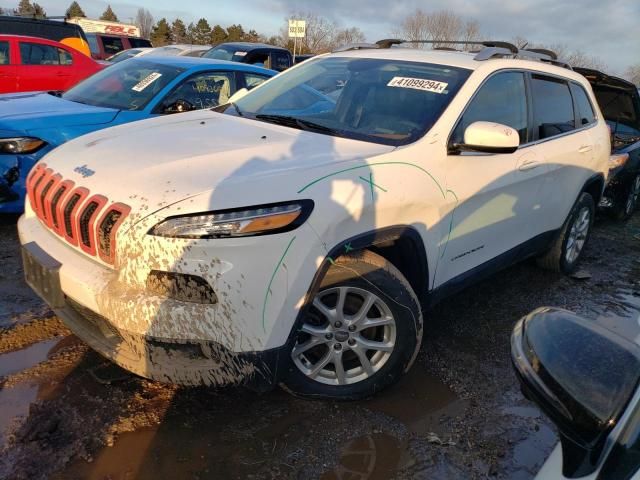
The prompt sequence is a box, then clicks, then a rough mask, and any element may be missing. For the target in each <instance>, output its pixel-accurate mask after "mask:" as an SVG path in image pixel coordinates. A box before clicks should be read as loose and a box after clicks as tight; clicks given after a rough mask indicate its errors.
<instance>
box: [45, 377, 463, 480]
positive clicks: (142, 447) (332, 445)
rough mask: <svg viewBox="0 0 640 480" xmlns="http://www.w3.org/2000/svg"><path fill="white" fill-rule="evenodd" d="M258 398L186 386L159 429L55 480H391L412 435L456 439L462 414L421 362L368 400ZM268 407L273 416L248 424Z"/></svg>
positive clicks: (133, 435) (121, 442)
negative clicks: (450, 424)
mask: <svg viewBox="0 0 640 480" xmlns="http://www.w3.org/2000/svg"><path fill="white" fill-rule="evenodd" d="M255 396H256V394H251V393H248V392H242V391H238V390H235V391H229V392H223V393H222V394H220V395H218V394H215V393H214V394H212V393H210V392H206V391H199V390H198V389H184V390H183V391H181V392H180V393H178V394H177V395H176V397H174V399H173V402H172V404H171V405H170V406H169V407H168V408H167V410H166V412H165V414H164V417H163V418H162V419H161V420H160V422H159V425H158V426H157V427H153V428H145V429H141V430H137V431H134V432H130V433H124V434H122V435H120V436H119V437H118V438H117V440H116V441H115V443H114V444H113V445H112V446H110V447H109V446H107V447H104V448H102V449H100V450H99V451H97V452H96V453H95V455H93V458H92V459H91V462H87V461H86V460H79V461H75V462H73V463H72V464H71V465H70V466H69V467H68V468H66V469H64V470H63V471H61V472H59V473H58V474H57V475H55V476H54V477H53V478H54V479H57V480H62V479H65V480H66V479H87V480H99V479H100V480H101V479H104V478H109V479H112V480H120V479H122V480H124V479H129V478H131V479H133V478H135V479H140V480H145V479H164V478H167V479H168V478H238V479H240V478H242V479H244V478H318V477H320V476H321V475H323V476H322V478H324V479H327V480H328V479H347V478H349V479H354V480H355V479H372V480H375V479H378V478H379V479H387V478H390V477H392V476H393V472H395V471H397V470H398V469H402V468H405V467H407V466H409V465H411V464H412V462H413V459H412V456H411V454H410V453H409V450H408V448H407V447H408V439H409V437H410V436H411V435H419V436H423V437H424V438H427V439H429V440H430V441H431V442H434V443H437V442H443V443H446V442H450V441H451V439H450V438H449V437H448V436H447V434H446V431H445V430H444V429H443V427H442V426H443V419H444V418H448V417H449V416H453V415H461V414H462V413H463V411H464V402H463V401H460V400H458V398H457V397H456V396H455V395H454V394H453V393H452V392H451V391H450V390H448V389H447V387H446V386H445V385H444V384H442V383H441V382H439V381H438V380H437V379H436V378H435V377H433V376H432V375H430V374H428V373H427V372H426V371H425V369H424V368H423V367H422V366H420V365H416V366H415V368H414V369H413V370H412V371H411V373H410V374H409V375H407V376H406V377H405V378H404V379H403V380H401V381H400V382H399V384H397V385H396V386H395V387H394V388H391V389H390V390H388V391H386V392H382V393H381V394H380V395H379V396H377V397H376V398H374V399H372V400H369V401H366V402H362V403H333V402H321V401H311V402H310V401H306V400H299V399H295V398H293V397H291V396H290V395H288V394H286V393H284V392H281V391H274V392H271V393H268V394H265V395H263V396H258V398H252V397H255ZM264 402H269V404H270V405H271V406H272V408H273V410H272V411H271V412H269V413H266V414H264V413H263V415H264V417H263V418H261V419H259V420H256V418H255V417H256V415H255V413H253V414H251V418H253V420H251V421H248V417H247V415H248V414H249V413H250V412H252V411H253V412H255V411H256V410H257V411H263V412H264V410H262V409H263V408H264ZM276 405H277V406H276ZM372 425H375V426H374V427H373V428H372ZM440 439H442V440H440ZM323 450H324V451H326V450H329V453H331V455H329V456H326V454H325V455H322V454H321V452H322V451H323ZM331 450H333V451H331Z"/></svg>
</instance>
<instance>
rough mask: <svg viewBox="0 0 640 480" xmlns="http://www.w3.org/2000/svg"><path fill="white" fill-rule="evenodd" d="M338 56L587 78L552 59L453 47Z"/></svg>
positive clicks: (369, 50)
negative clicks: (480, 54) (481, 54)
mask: <svg viewBox="0 0 640 480" xmlns="http://www.w3.org/2000/svg"><path fill="white" fill-rule="evenodd" d="M330 55H331V56H335V57H352V58H380V59H385V60H403V61H408V62H421V63H432V64H436V65H446V66H450V67H458V68H466V69H468V70H479V69H484V70H501V69H506V68H513V69H524V70H536V71H539V72H542V73H548V74H551V75H557V76H561V77H564V78H567V79H571V80H575V81H577V82H582V83H584V82H585V78H584V77H583V76H582V75H580V74H579V73H577V72H574V71H573V70H571V69H569V68H564V67H560V66H556V65H552V64H550V63H546V62H541V61H536V60H527V59H521V58H490V59H487V60H476V58H475V57H476V55H477V52H460V51H452V50H428V49H427V50H425V49H419V48H408V47H391V48H364V49H358V50H347V51H342V52H335V53H332V54H330Z"/></svg>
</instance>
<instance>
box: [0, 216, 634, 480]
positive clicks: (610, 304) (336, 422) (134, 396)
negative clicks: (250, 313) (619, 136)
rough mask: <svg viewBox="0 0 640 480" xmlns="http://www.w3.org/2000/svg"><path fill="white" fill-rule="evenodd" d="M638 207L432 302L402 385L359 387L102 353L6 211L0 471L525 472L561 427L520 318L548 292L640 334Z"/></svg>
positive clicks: (31, 474) (518, 475)
mask: <svg viewBox="0 0 640 480" xmlns="http://www.w3.org/2000/svg"><path fill="white" fill-rule="evenodd" d="M639 251H640V214H638V215H636V217H635V218H634V219H633V220H632V221H630V222H629V223H627V224H617V223H613V222H610V221H608V220H605V219H601V220H600V221H599V222H598V224H597V226H596V228H595V231H594V235H593V237H592V240H591V243H590V244H589V247H588V250H587V252H586V258H585V260H584V262H583V264H582V268H583V270H584V271H585V272H587V273H588V274H589V275H588V276H589V277H590V278H586V279H575V278H565V277H562V276H560V275H557V274H553V273H549V272H545V271H541V270H539V269H537V267H536V266H535V265H534V264H533V263H531V262H529V263H524V264H522V265H518V266H516V267H513V268H510V269H508V270H506V271H504V272H502V273H500V274H498V275H496V276H494V277H493V278H491V279H489V280H487V281H485V282H483V283H481V284H479V285H477V286H475V287H472V288H470V289H468V290H467V291H465V292H463V293H461V294H459V295H457V296H455V297H454V298H451V299H449V300H447V301H445V302H443V303H442V304H441V305H439V306H438V307H437V308H436V309H435V310H434V311H432V312H429V313H428V314H427V316H426V319H427V322H426V328H425V337H426V338H425V343H424V346H423V348H422V351H421V353H420V356H419V358H418V360H417V362H416V365H415V366H414V368H413V370H412V371H411V372H410V374H409V375H408V376H407V377H406V378H405V379H404V380H402V381H401V382H400V383H399V384H398V385H397V386H396V387H394V388H392V389H390V390H388V391H386V392H383V393H381V394H379V395H378V396H377V397H376V398H374V399H371V400H368V401H364V402H359V403H333V402H322V401H305V400H300V399H296V398H293V397H292V396H290V395H288V394H286V393H284V392H283V391H281V390H276V391H273V392H270V393H265V394H256V393H252V392H250V391H246V390H243V389H223V390H211V389H199V388H177V387H173V386H167V385H162V384H159V383H154V382H150V381H146V380H143V379H140V378H137V377H135V376H133V375H130V374H128V373H126V372H124V371H123V370H121V369H119V368H117V367H115V366H113V365H110V364H109V363H108V362H106V361H105V360H103V359H102V358H101V357H100V356H99V355H97V354H95V353H94V352H92V351H90V350H89V349H88V348H87V347H86V346H85V345H84V344H83V343H82V342H81V341H79V340H78V339H76V338H75V337H73V336H72V335H70V334H69V332H68V331H67V330H66V329H65V328H64V326H63V325H62V324H61V323H60V322H59V320H58V319H57V318H56V317H54V316H53V315H52V314H51V313H50V312H49V311H48V309H47V308H46V307H45V306H44V305H43V304H42V302H41V301H40V300H39V299H38V298H37V297H36V296H35V295H34V294H32V293H31V291H30V290H29V289H28V288H27V287H26V285H25V284H24V282H23V280H22V271H21V266H20V260H19V249H18V243H17V235H16V233H15V219H14V220H6V219H5V220H4V223H3V224H2V225H0V262H1V264H0V265H2V266H1V268H0V478H2V479H5V478H6V479H9V478H10V479H39V478H53V479H65V480H66V479H76V478H77V479H111V480H120V479H122V480H124V479H161V478H168V479H169V478H170V479H181V478H189V479H191V478H193V479H205V478H206V479H209V478H214V479H217V478H224V479H233V478H256V479H258V478H260V479H262V478H292V479H307V478H322V479H351V480H360V479H363V480H364V479H387V478H400V479H405V478H407V479H408V478H425V479H448V478H487V477H492V478H510V479H528V478H532V477H533V476H534V474H535V472H536V471H537V469H538V468H539V467H540V465H541V464H542V462H543V461H544V459H545V458H546V456H547V455H548V454H549V453H550V451H551V449H552V448H553V445H554V444H555V442H556V434H555V431H554V429H553V427H552V426H551V425H550V423H549V422H548V421H547V420H546V419H545V418H544V417H543V416H542V415H541V414H540V412H539V411H538V410H537V408H536V407H535V406H533V405H532V404H531V403H529V402H528V401H526V400H525V399H524V398H523V397H522V395H521V394H520V391H519V388H518V385H517V382H516V379H515V377H514V375H513V373H512V371H511V366H510V361H509V358H510V357H509V335H510V333H511V328H512V326H513V324H514V322H515V321H516V320H517V319H518V318H519V317H521V316H522V315H524V314H526V313H527V312H529V311H530V310H532V309H534V308H536V307H539V306H542V305H555V306H560V307H564V308H568V309H571V310H574V311H576V312H579V313H581V314H585V315H587V316H589V317H592V318H597V319H599V321H602V322H604V323H605V324H607V325H608V326H609V327H611V328H614V329H616V330H619V331H620V332H622V333H623V334H625V335H628V336H630V337H633V338H635V337H636V336H637V335H638V331H639V327H638V320H639V318H638V317H639V312H640V277H639V276H638V273H640V258H639V256H638V253H639Z"/></svg>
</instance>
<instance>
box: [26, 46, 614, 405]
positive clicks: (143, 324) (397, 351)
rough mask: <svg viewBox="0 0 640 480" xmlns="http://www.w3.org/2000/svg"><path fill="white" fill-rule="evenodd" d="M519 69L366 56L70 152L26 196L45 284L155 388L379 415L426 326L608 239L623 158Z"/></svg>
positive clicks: (577, 106)
mask: <svg viewBox="0 0 640 480" xmlns="http://www.w3.org/2000/svg"><path fill="white" fill-rule="evenodd" d="M385 46H386V47H388V45H385ZM507 47H509V48H504V45H503V44H489V46H487V47H486V48H484V49H482V50H481V51H480V52H479V53H462V52H451V51H430V50H420V49H410V48H397V47H393V48H362V47H361V46H360V47H359V48H358V49H352V50H346V51H341V52H337V53H333V54H329V55H325V56H319V57H316V58H314V59H311V60H308V61H306V62H304V63H302V64H300V65H298V66H296V67H294V68H291V69H290V70H288V71H286V72H284V73H282V74H280V75H278V76H277V77H275V78H273V79H271V80H269V81H268V82H266V83H264V84H263V85H261V86H260V87H259V88H256V89H255V90H253V91H251V92H250V93H248V94H247V95H246V96H244V97H243V98H241V99H239V100H237V101H236V102H235V103H233V104H229V105H227V106H226V107H224V108H219V109H218V111H199V112H192V113H187V114H183V115H180V116H175V117H174V116H168V117H164V118H157V119H151V120H147V121H143V122H138V123H134V124H130V125H124V126H119V127H115V128H110V129H106V130H102V131H100V132H97V133H92V134H90V135H87V136H84V137H81V138H78V139H76V140H74V141H71V142H68V143H66V144H65V145H63V146H61V147H60V148H57V149H55V150H54V151H52V152H51V153H50V154H48V155H47V156H46V157H45V158H44V159H43V160H42V162H40V163H39V164H38V165H37V166H36V167H35V168H34V169H33V171H32V172H31V174H30V176H29V178H28V192H29V195H28V200H27V205H26V212H25V214H24V216H23V217H22V218H21V219H20V221H19V232H20V241H21V243H22V245H23V256H24V262H25V272H26V277H27V280H28V282H29V283H30V285H31V286H32V287H33V288H34V289H35V290H36V291H37V292H38V293H39V294H40V295H41V296H42V297H43V298H44V299H45V300H46V301H47V302H48V303H49V304H50V305H51V307H52V308H53V310H54V311H55V312H56V313H57V314H58V315H59V316H60V317H61V318H62V319H63V320H64V321H65V322H66V324H67V325H68V326H69V328H70V329H71V330H72V331H73V332H75V333H76V334H77V335H78V336H79V337H80V338H82V339H83V340H85V341H86V342H87V343H88V344H89V345H90V346H91V347H93V348H94V349H95V350H97V351H98V352H100V353H101V354H102V355H104V356H105V357H107V358H109V359H111V360H113V361H114V362H115V363H117V364H119V365H121V366H122V367H124V368H126V369H128V370H130V371H132V372H135V373H136V374H139V375H142V376H144V377H148V378H152V379H156V380H160V381H166V382H175V383H179V384H188V385H193V384H209V385H221V384H245V385H249V386H252V387H254V388H259V389H263V388H267V387H269V386H273V385H276V384H282V385H285V386H286V387H287V388H288V390H290V391H292V392H295V393H297V394H300V395H308V396H313V397H334V398H343V399H353V398H361V397H363V396H367V395H371V394H373V393H375V392H377V391H379V390H381V389H383V388H385V387H387V386H388V385H390V384H392V383H393V382H395V381H396V380H398V378H399V377H400V376H401V375H402V374H403V373H404V372H406V371H407V370H408V369H409V368H410V366H411V364H412V362H413V360H414V359H415V357H416V354H417V352H418V350H419V347H420V343H421V339H422V333H423V329H424V328H425V327H426V329H427V332H428V330H429V326H428V323H426V324H423V313H422V310H423V308H427V307H428V306H429V305H432V304H433V303H434V302H436V301H438V300H439V299H441V298H442V297H443V296H444V295H447V294H450V293H452V292H454V291H457V290H459V289H460V288H462V287H464V286H465V285H467V284H468V283H470V282H471V281H473V280H476V279H478V278H480V277H483V276H485V275H487V274H489V273H491V272H495V271H496V270H498V269H499V268H502V267H505V266H507V265H509V264H512V263H514V262H516V261H518V260H521V259H523V258H526V257H531V256H537V257H539V258H540V260H539V261H540V263H541V264H542V265H543V266H545V267H548V268H552V269H555V270H558V271H561V272H569V271H571V270H573V269H574V268H575V266H576V262H577V261H578V260H579V258H580V254H581V253H582V250H583V247H584V245H585V243H586V241H587V239H588V235H589V230H590V228H591V225H592V222H593V217H594V205H595V204H597V203H598V201H599V199H600V196H601V193H602V191H603V187H604V182H605V177H606V175H607V162H608V157H609V152H610V145H609V131H608V129H607V126H606V124H605V121H604V119H603V118H602V115H601V113H600V111H599V110H598V107H597V104H596V101H595V99H594V97H593V93H592V91H591V88H590V86H589V83H588V82H587V81H586V80H585V79H584V78H583V77H582V76H581V75H578V74H576V73H574V72H573V71H571V69H570V68H562V67H560V66H557V65H553V64H552V63H554V60H553V58H552V57H548V56H546V55H543V54H540V53H534V52H527V51H525V52H522V51H521V52H518V51H517V49H515V47H510V46H509V45H507ZM542 60H545V61H542Z"/></svg>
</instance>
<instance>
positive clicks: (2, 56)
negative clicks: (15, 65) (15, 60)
mask: <svg viewBox="0 0 640 480" xmlns="http://www.w3.org/2000/svg"><path fill="white" fill-rule="evenodd" d="M10 60H11V59H10V58H9V42H0V65H9V64H10V63H11V61H10Z"/></svg>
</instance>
